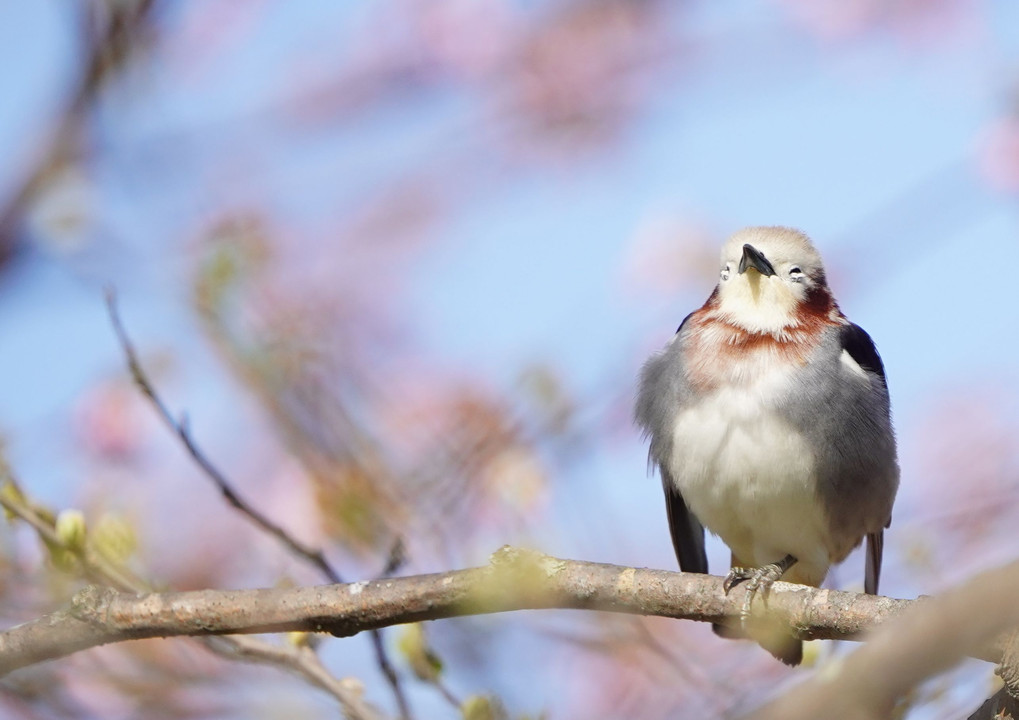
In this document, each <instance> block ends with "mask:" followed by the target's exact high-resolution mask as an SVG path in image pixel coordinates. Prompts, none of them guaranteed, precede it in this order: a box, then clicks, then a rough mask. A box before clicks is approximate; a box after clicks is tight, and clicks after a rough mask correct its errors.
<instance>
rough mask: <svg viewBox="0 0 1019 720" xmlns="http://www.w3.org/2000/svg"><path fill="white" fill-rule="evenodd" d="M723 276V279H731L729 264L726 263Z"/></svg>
mask: <svg viewBox="0 0 1019 720" xmlns="http://www.w3.org/2000/svg"><path fill="white" fill-rule="evenodd" d="M721 278H722V280H728V279H729V266H728V265H726V266H725V267H724V268H722V273H721Z"/></svg>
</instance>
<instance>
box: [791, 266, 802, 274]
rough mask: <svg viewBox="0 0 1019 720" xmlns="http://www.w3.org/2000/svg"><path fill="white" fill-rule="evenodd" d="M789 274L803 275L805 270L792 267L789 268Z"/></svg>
mask: <svg viewBox="0 0 1019 720" xmlns="http://www.w3.org/2000/svg"><path fill="white" fill-rule="evenodd" d="M789 274H790V275H802V274H803V271H802V270H800V269H799V268H798V267H791V268H789Z"/></svg>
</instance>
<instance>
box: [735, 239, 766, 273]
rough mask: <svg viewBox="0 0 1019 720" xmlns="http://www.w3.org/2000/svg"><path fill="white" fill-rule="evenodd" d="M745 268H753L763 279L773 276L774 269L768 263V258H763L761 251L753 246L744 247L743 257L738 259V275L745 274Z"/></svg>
mask: <svg viewBox="0 0 1019 720" xmlns="http://www.w3.org/2000/svg"><path fill="white" fill-rule="evenodd" d="M747 268H753V269H754V270H756V271H757V272H759V273H761V275H763V276H764V277H769V276H771V275H774V274H775V268H773V267H772V266H771V263H770V262H768V258H766V257H764V255H763V254H762V253H761V251H760V250H758V249H757V248H755V247H754V246H753V245H744V246H743V257H741V258H740V259H739V273H740V275H742V274H743V273H745V272H746V271H747Z"/></svg>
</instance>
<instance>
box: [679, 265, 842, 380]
mask: <svg viewBox="0 0 1019 720" xmlns="http://www.w3.org/2000/svg"><path fill="white" fill-rule="evenodd" d="M718 304H719V303H718V293H717V290H716V292H714V293H712V294H711V297H709V298H708V301H707V302H706V303H704V306H703V307H701V308H700V309H699V310H697V311H695V312H694V313H693V314H692V315H691V316H690V318H689V320H687V322H686V326H687V327H686V329H685V334H686V342H685V347H684V351H683V359H684V361H685V364H686V367H687V371H688V373H689V378H690V381H691V383H692V384H693V386H694V388H695V389H697V390H699V391H702V392H706V391H710V390H713V389H715V388H717V387H719V386H720V385H722V384H736V385H743V384H747V383H750V382H752V381H753V380H754V379H756V377H758V376H759V375H760V374H761V373H763V372H766V371H767V369H768V368H770V367H773V363H783V364H797V365H803V364H805V363H806V361H807V357H808V356H809V354H810V351H811V350H813V348H815V347H816V346H817V342H818V340H819V339H820V336H821V333H823V332H824V331H825V329H827V328H829V327H831V326H835V325H844V324H845V323H846V322H847V320H846V319H845V316H843V315H842V312H841V311H840V310H839V307H838V305H837V304H836V303H835V299H834V298H832V296H831V293H830V292H828V289H827V287H826V286H825V285H824V278H821V279H820V282H819V283H818V284H817V285H816V286H814V287H813V288H811V289H810V291H809V292H808V294H807V297H806V299H805V300H804V301H803V302H802V303H800V305H799V307H798V308H797V310H796V319H795V322H794V323H792V324H790V325H787V326H786V327H784V328H782V329H781V330H780V331H777V332H751V331H749V330H747V329H746V328H744V327H742V326H740V325H737V324H736V323H734V322H733V321H732V319H731V318H730V317H728V316H726V315H725V314H724V313H722V312H721V311H720V310H719V307H718Z"/></svg>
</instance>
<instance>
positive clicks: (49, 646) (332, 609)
mask: <svg viewBox="0 0 1019 720" xmlns="http://www.w3.org/2000/svg"><path fill="white" fill-rule="evenodd" d="M741 603H742V591H735V592H733V593H732V594H730V595H729V596H726V595H725V594H724V592H723V591H722V587H721V579H720V578H717V577H713V576H709V575H699V574H688V573H674V572H667V571H664V570H647V569H638V568H629V567H622V566H618V565H606V564H601V563H591V562H581V561H576V560H560V559H557V558H553V557H549V556H546V555H542V554H540V553H535V552H530V551H521V550H515V549H512V548H503V549H502V550H500V551H498V552H496V553H495V554H494V555H493V556H492V562H491V564H490V565H488V566H485V567H479V568H471V569H467V570H455V571H452V572H446V573H437V574H430V575H416V576H410V577H402V578H392V579H388V580H375V581H365V582H358V583H349V584H339V585H322V586H315V587H301V588H285V589H284V588H271V589H259V590H200V591H192V592H168V593H144V594H137V595H132V594H127V593H118V592H116V591H114V590H109V589H106V590H102V589H97V588H91V587H90V588H86V589H85V590H83V591H81V592H80V593H78V595H76V596H75V598H74V600H73V602H72V603H71V607H70V608H69V609H66V610H62V611H59V612H56V613H53V614H51V615H48V616H46V617H43V618H40V619H38V620H35V621H33V622H29V623H25V624H24V625H19V626H17V627H14V628H11V629H10V630H8V631H6V632H4V633H2V634H0V675H2V674H6V673H9V672H11V671H12V670H15V669H17V668H21V667H25V666H26V665H30V664H32V663H36V662H40V661H42V660H49V659H53V658H58V657H63V656H65V655H69V654H71V653H73V652H77V651H79V650H84V649H86V648H89V647H94V646H97V645H104V644H107V643H113V642H120V641H123V640H131V639H137V638H152V637H172V636H181V635H191V636H195V635H197V636H206V635H222V634H249V633H269V632H284V631H312V632H330V633H333V634H335V635H341V636H348V635H354V634H356V633H359V632H363V631H366V630H372V629H376V628H381V627H386V626H390V625H397V624H403V623H410V622H418V621H423V620H436V619H439V618H449V617H456V616H463V615H476V614H485V613H496V612H507V611H511V610H528V609H542V608H573V609H585V610H603V611H609V612H621V613H632V614H641V615H657V616H663V617H672V618H685V619H690V620H699V621H704V622H720V621H723V620H726V619H728V620H730V621H731V620H733V619H734V618H736V617H738V616H739V610H740V605H741ZM914 603H915V601H910V600H896V599H892V598H886V597H879V596H873V595H865V594H855V593H846V592H839V591H835V590H827V589H816V588H809V587H806V586H803V585H793V584H789V583H782V582H779V583H775V585H774V587H773V589H772V591H771V594H770V596H769V599H768V609H769V613H770V614H771V615H773V616H774V618H775V621H776V622H781V623H784V624H786V625H788V626H790V627H793V628H796V629H797V634H798V635H800V636H801V637H804V638H839V639H854V638H855V637H856V636H857V635H858V634H859V633H861V632H862V631H864V630H866V629H867V628H869V627H872V626H873V625H876V624H879V623H881V622H883V621H884V620H886V619H887V618H889V617H891V616H893V615H896V614H898V613H900V612H902V611H903V610H904V609H905V608H907V607H910V606H911V605H913V604H914ZM994 652H995V651H994V650H993V649H984V650H983V653H984V655H989V656H990V658H991V659H993V656H994ZM982 656H983V655H982Z"/></svg>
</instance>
